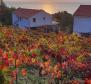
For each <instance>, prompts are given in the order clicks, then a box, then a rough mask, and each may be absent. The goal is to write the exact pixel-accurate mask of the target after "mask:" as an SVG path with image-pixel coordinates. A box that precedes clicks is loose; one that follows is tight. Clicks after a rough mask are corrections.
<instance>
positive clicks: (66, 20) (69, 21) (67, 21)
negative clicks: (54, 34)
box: [53, 11, 73, 32]
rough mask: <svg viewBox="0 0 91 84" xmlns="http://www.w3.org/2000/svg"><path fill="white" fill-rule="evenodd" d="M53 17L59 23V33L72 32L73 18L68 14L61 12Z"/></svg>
mask: <svg viewBox="0 0 91 84" xmlns="http://www.w3.org/2000/svg"><path fill="white" fill-rule="evenodd" d="M53 17H54V18H55V20H56V21H57V22H59V25H60V28H61V31H64V32H65V31H66V32H72V25H73V16H72V15H71V14H70V13H68V12H67V11H62V12H58V13H55V14H54V15H53Z"/></svg>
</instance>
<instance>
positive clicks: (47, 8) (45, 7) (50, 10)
mask: <svg viewBox="0 0 91 84" xmlns="http://www.w3.org/2000/svg"><path fill="white" fill-rule="evenodd" d="M42 9H43V10H45V11H47V12H48V13H51V14H52V13H53V12H54V7H53V5H52V4H44V5H42Z"/></svg>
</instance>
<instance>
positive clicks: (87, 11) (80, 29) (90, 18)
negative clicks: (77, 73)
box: [73, 5, 91, 33]
mask: <svg viewBox="0 0 91 84" xmlns="http://www.w3.org/2000/svg"><path fill="white" fill-rule="evenodd" d="M73 31H74V32H76V33H91V5H80V7H79V8H78V9H77V11H76V12H75V13H74V22H73Z"/></svg>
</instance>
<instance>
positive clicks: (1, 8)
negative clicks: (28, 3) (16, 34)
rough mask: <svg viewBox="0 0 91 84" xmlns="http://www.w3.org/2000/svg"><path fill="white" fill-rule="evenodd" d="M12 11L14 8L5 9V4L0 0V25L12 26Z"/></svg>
mask: <svg viewBox="0 0 91 84" xmlns="http://www.w3.org/2000/svg"><path fill="white" fill-rule="evenodd" d="M14 10H15V8H9V7H7V6H6V4H5V3H4V2H3V0H0V24H2V25H11V24H12V11H14Z"/></svg>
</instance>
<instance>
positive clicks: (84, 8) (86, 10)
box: [74, 5, 91, 17]
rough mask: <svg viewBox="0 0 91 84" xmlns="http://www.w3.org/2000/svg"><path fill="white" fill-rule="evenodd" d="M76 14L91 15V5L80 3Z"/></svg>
mask: <svg viewBox="0 0 91 84" xmlns="http://www.w3.org/2000/svg"><path fill="white" fill-rule="evenodd" d="M74 16H87V17H90V16H91V5H80V7H79V8H78V9H77V11H76V12H75V13H74Z"/></svg>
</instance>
